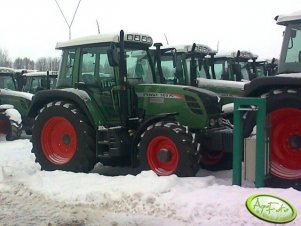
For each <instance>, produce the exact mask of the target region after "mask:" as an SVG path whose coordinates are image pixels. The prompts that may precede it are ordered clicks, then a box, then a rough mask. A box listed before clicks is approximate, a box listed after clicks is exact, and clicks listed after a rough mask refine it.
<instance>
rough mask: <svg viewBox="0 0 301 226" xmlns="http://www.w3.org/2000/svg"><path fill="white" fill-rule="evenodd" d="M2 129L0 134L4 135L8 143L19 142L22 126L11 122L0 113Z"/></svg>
mask: <svg viewBox="0 0 301 226" xmlns="http://www.w3.org/2000/svg"><path fill="white" fill-rule="evenodd" d="M0 127H1V128H0V131H1V132H0V133H4V134H5V135H6V140H8V141H13V140H17V139H19V138H20V136H21V131H22V125H21V124H19V123H16V122H14V121H12V120H9V118H8V117H7V116H6V115H5V114H3V113H0Z"/></svg>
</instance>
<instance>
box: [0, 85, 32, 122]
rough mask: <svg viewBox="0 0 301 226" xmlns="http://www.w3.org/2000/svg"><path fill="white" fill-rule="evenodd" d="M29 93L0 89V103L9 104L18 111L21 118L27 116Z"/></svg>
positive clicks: (29, 100)
mask: <svg viewBox="0 0 301 226" xmlns="http://www.w3.org/2000/svg"><path fill="white" fill-rule="evenodd" d="M30 97H31V94H27V93H22V92H18V91H12V90H3V89H1V90H0V105H1V104H10V105H13V106H14V108H15V109H17V110H18V111H19V113H20V114H21V116H22V118H24V117H26V116H27V113H28V111H29V105H30V102H31V98H30Z"/></svg>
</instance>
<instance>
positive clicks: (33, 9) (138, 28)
mask: <svg viewBox="0 0 301 226" xmlns="http://www.w3.org/2000/svg"><path fill="white" fill-rule="evenodd" d="M57 1H58V3H59V4H60V5H61V8H62V10H63V12H64V13H65V16H66V18H67V20H68V22H69V23H70V22H71V19H72V16H73V13H74V11H75V9H76V6H77V4H78V0H57ZM298 7H300V1H298V0H249V1H245V0H207V1H205V0H149V1H145V0H82V1H81V4H80V6H79V9H78V12H77V15H76V17H75V20H74V22H73V25H72V27H71V33H72V38H76V37H80V36H87V35H91V34H97V32H98V30H97V25H96V19H97V20H98V22H99V25H100V32H101V33H112V32H119V30H120V29H124V30H125V31H134V32H141V33H146V34H149V35H151V36H152V37H153V39H154V41H155V42H162V43H163V44H166V41H165V37H164V34H166V36H167V38H168V42H169V44H170V45H173V44H174V45H176V44H192V43H193V42H196V43H203V44H206V45H209V46H210V47H211V48H213V49H216V47H217V43H218V42H219V50H220V52H222V51H228V50H237V49H240V50H250V51H252V52H253V53H255V54H257V55H259V57H260V58H272V57H278V56H279V53H280V47H281V40H282V31H283V27H282V26H279V25H276V23H275V21H274V17H275V16H276V15H278V14H283V13H290V12H294V11H297V10H300V8H298ZM0 9H1V13H0V48H2V49H5V50H7V51H8V54H9V56H10V57H11V58H12V59H15V58H16V57H18V56H20V57H30V58H31V59H33V60H36V59H37V58H38V57H48V56H60V52H59V51H56V50H55V49H54V47H55V44H56V42H58V41H65V40H67V39H68V38H69V36H68V33H69V30H68V26H67V25H66V22H65V21H64V19H63V17H62V15H61V13H60V11H59V9H58V7H57V5H56V3H55V0H0Z"/></svg>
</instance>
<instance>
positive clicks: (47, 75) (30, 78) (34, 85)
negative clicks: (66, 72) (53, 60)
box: [20, 71, 57, 94]
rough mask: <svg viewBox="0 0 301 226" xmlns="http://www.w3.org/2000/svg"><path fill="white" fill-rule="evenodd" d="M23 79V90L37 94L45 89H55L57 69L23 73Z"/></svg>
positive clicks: (21, 78)
mask: <svg viewBox="0 0 301 226" xmlns="http://www.w3.org/2000/svg"><path fill="white" fill-rule="evenodd" d="M20 80H22V82H20V83H22V84H23V85H22V89H21V90H22V91H23V92H28V93H32V94H35V93H36V92H38V91H41V90H45V89H54V88H55V86H56V80H57V71H36V72H28V73H23V74H22V76H21V77H20Z"/></svg>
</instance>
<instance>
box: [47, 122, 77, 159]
mask: <svg viewBox="0 0 301 226" xmlns="http://www.w3.org/2000/svg"><path fill="white" fill-rule="evenodd" d="M41 143H42V150H43V153H44V155H45V157H46V158H47V159H48V160H49V161H50V162H52V163H54V164H56V165H63V164H66V163H68V162H69V161H70V160H71V159H72V157H73V156H74V154H75V152H76V147H77V136H76V132H75V129H74V127H73V126H72V124H71V123H70V122H69V121H68V120H66V119H65V118H63V117H53V118H51V119H49V120H48V121H47V122H46V123H45V125H44V127H43V129H42V134H41Z"/></svg>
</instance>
